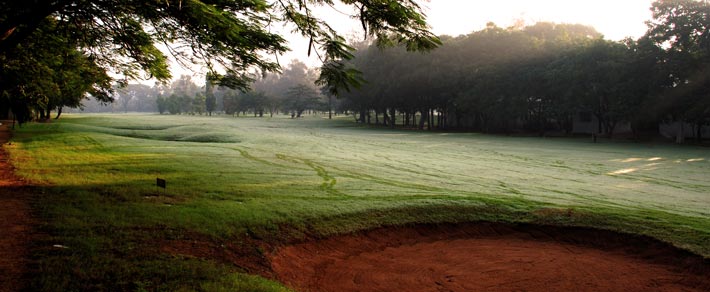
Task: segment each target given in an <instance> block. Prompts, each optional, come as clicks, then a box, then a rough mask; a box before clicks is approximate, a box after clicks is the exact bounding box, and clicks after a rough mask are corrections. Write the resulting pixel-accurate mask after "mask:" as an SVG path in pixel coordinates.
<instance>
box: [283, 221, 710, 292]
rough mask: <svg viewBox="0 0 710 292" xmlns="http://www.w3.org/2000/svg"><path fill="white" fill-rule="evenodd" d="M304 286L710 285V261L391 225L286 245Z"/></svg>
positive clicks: (491, 231)
mask: <svg viewBox="0 0 710 292" xmlns="http://www.w3.org/2000/svg"><path fill="white" fill-rule="evenodd" d="M271 265H272V269H273V271H274V272H275V274H276V275H277V277H278V279H279V280H281V281H282V282H284V283H286V285H288V286H290V287H292V288H293V289H295V290H297V291H312V292H315V291H625V292H628V291H710V276H708V275H710V261H708V260H704V259H702V258H701V257H698V256H694V255H692V254H690V253H687V252H684V251H680V250H677V249H675V248H672V247H670V246H668V245H666V244H663V243H660V242H658V241H656V240H653V239H650V238H646V237H638V236H630V235H621V234H617V233H613V232H609V231H600V230H593V229H579V228H577V229H572V228H563V227H550V226H532V225H530V226H521V225H503V224H494V223H477V224H473V223H471V224H464V225H442V226H431V225H427V226H416V227H403V228H385V229H378V230H374V231H368V232H364V233H360V234H354V235H346V236H339V237H335V238H329V239H324V240H319V241H311V242H306V243H300V244H295V245H291V246H286V247H282V248H280V249H278V250H276V251H275V253H274V254H272V255H271Z"/></svg>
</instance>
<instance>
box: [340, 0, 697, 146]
mask: <svg viewBox="0 0 710 292" xmlns="http://www.w3.org/2000/svg"><path fill="white" fill-rule="evenodd" d="M651 9H652V11H653V15H654V18H653V20H652V21H650V22H649V30H648V32H647V33H646V35H644V36H643V37H641V38H640V39H638V40H631V39H626V40H623V41H619V42H614V41H608V40H604V39H603V37H602V36H601V34H599V33H598V32H596V31H595V30H594V29H593V28H591V27H586V26H582V25H571V24H553V23H537V24H535V25H531V26H527V27H510V28H501V27H498V26H496V25H495V24H493V23H489V24H488V26H487V27H486V28H485V29H483V30H481V31H477V32H474V33H471V34H468V35H464V36H458V37H448V36H443V37H441V39H442V41H443V44H444V45H443V46H442V47H441V48H439V49H437V50H436V51H434V52H432V53H430V54H427V55H421V54H405V53H404V52H405V50H404V49H403V48H401V47H400V48H393V49H386V50H382V49H380V48H377V47H376V46H367V45H365V46H363V47H362V48H360V49H359V50H358V52H357V53H356V58H355V59H354V60H353V61H352V64H353V65H354V67H355V68H357V69H358V70H360V71H362V73H363V77H364V78H365V79H366V80H367V81H368V82H367V83H366V84H365V85H363V87H362V88H361V89H360V90H355V91H352V92H345V93H342V94H340V96H341V97H342V98H344V99H345V100H346V102H345V103H346V104H348V105H349V106H350V107H351V109H352V110H354V111H357V112H359V113H360V114H359V117H358V120H360V121H362V122H369V121H370V115H371V114H372V113H373V112H374V115H375V122H376V123H378V122H379V117H380V116H382V118H383V120H382V121H383V123H384V124H386V125H390V126H393V125H394V124H395V122H396V121H395V116H396V114H397V113H399V114H401V115H402V117H403V119H404V120H403V121H401V124H403V125H406V126H409V127H418V128H424V127H425V126H426V127H428V128H434V127H440V128H445V127H461V128H469V129H474V130H477V131H482V132H499V133H510V132H516V131H527V132H539V133H541V134H543V133H545V131H548V130H561V131H564V132H567V133H569V132H570V131H571V130H572V126H573V120H574V119H575V117H576V116H578V115H580V114H588V115H590V116H592V117H594V118H595V120H596V121H597V122H598V129H597V130H596V132H597V133H605V134H607V135H610V136H611V135H612V134H613V132H614V130H615V128H616V126H617V125H619V124H620V123H626V124H630V126H631V128H632V130H633V131H647V130H652V131H657V129H658V123H659V122H661V121H678V122H684V123H691V124H695V125H696V129H698V134H697V135H696V136H697V137H698V138H700V129H701V126H703V125H708V124H710V90H709V89H710V32H709V31H708V30H710V17H707V16H708V15H710V4H709V3H708V2H707V1H693V0H661V1H656V2H654V3H653V6H652V8H651ZM415 118H417V119H418V121H415Z"/></svg>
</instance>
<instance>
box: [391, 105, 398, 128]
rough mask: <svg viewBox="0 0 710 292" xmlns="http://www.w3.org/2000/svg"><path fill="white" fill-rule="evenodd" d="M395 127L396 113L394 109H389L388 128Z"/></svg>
mask: <svg viewBox="0 0 710 292" xmlns="http://www.w3.org/2000/svg"><path fill="white" fill-rule="evenodd" d="M396 125H397V111H396V110H395V109H394V108H391V109H390V128H394V127H395V126H396Z"/></svg>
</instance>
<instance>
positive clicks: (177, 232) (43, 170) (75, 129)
mask: <svg viewBox="0 0 710 292" xmlns="http://www.w3.org/2000/svg"><path fill="white" fill-rule="evenodd" d="M590 140H591V139H567V138H554V139H544V138H537V137H535V138H533V137H530V138H528V137H503V136H488V135H480V134H465V133H438V132H433V133H432V132H418V131H404V130H389V129H377V128H368V127H365V126H360V125H357V124H355V123H353V122H352V118H339V119H335V120H332V121H331V120H327V119H322V118H315V117H308V118H304V119H297V120H292V119H288V118H284V117H279V118H232V117H191V116H158V115H104V116H99V115H67V116H63V117H62V119H61V120H59V121H57V122H52V123H46V124H41V123H40V124H30V125H27V126H25V127H23V128H22V129H21V130H18V131H17V132H16V133H15V138H14V142H13V144H12V145H11V146H6V149H8V150H9V151H10V153H11V158H12V161H13V163H14V165H15V166H16V167H17V173H18V174H20V175H21V176H23V177H25V178H27V179H29V180H30V181H32V182H33V183H34V184H36V185H38V186H40V187H39V190H40V192H41V194H40V195H39V196H38V199H37V202H35V209H36V210H37V212H38V214H39V216H40V217H41V218H42V221H43V222H44V223H43V225H42V230H43V231H44V232H45V233H46V234H48V235H47V236H46V238H45V239H44V240H43V241H42V242H41V243H39V246H38V250H39V252H38V256H37V257H38V261H39V268H38V269H40V270H41V273H40V276H38V277H37V278H36V280H35V283H34V284H33V285H34V286H33V287H34V288H37V289H45V290H57V291H62V290H116V289H121V290H136V291H140V290H148V291H150V290H179V289H184V290H205V291H207V290H209V291H214V290H219V289H224V290H232V291H233V290H237V291H240V290H242V291H280V290H283V289H285V288H283V287H281V286H279V284H278V283H275V282H272V281H269V280H266V279H263V278H260V277H256V276H249V275H246V274H245V273H244V272H245V271H242V270H240V269H239V268H236V267H235V266H233V265H230V264H228V263H227V264H225V263H224V262H223V261H220V260H219V259H208V258H204V257H199V256H190V255H179V254H177V255H176V254H171V253H169V252H161V251H164V250H165V249H161V247H162V246H163V245H165V244H166V242H171V240H180V239H186V238H187V239H191V240H192V239H194V238H195V237H200V238H207V240H208V241H210V242H212V243H216V244H217V245H219V244H220V243H235V242H236V244H240V242H241V240H243V239H244V238H253V239H257V240H262V241H287V240H293V239H296V238H298V237H302V236H328V235H332V234H338V233H346V232H352V231H356V230H361V229H367V228H373V227H377V226H383V225H399V224H411V223H432V222H434V223H436V222H463V221H476V220H487V221H505V222H532V223H540V224H556V225H572V226H591V227H598V228H605V229H612V230H617V231H621V232H627V233H635V234H643V235H649V236H653V237H656V238H658V239H661V240H664V241H666V242H669V243H672V244H674V245H676V246H678V247H681V248H685V249H688V250H690V251H693V252H695V253H697V254H700V255H703V256H705V257H710V149H708V148H702V147H694V146H677V145H670V144H660V145H659V144H643V143H622V142H609V141H603V142H602V143H596V144H595V143H591V141H590ZM157 177H160V178H164V179H166V180H167V190H166V191H165V192H163V190H162V189H157V188H156V186H155V179H156V178H157ZM55 244H59V245H62V246H65V247H67V248H62V247H60V248H56V247H52V246H53V245H55ZM244 244H247V243H244ZM250 248H251V249H252V250H253V253H255V254H261V253H264V252H268V251H264V250H262V248H260V247H258V246H254V247H246V249H247V250H249V249H250Z"/></svg>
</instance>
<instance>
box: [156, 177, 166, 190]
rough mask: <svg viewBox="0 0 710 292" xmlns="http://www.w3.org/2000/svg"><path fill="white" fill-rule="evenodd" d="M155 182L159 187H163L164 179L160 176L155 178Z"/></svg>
mask: <svg viewBox="0 0 710 292" xmlns="http://www.w3.org/2000/svg"><path fill="white" fill-rule="evenodd" d="M156 184H157V185H158V186H159V187H161V188H165V180H164V179H162V178H158V179H156Z"/></svg>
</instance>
